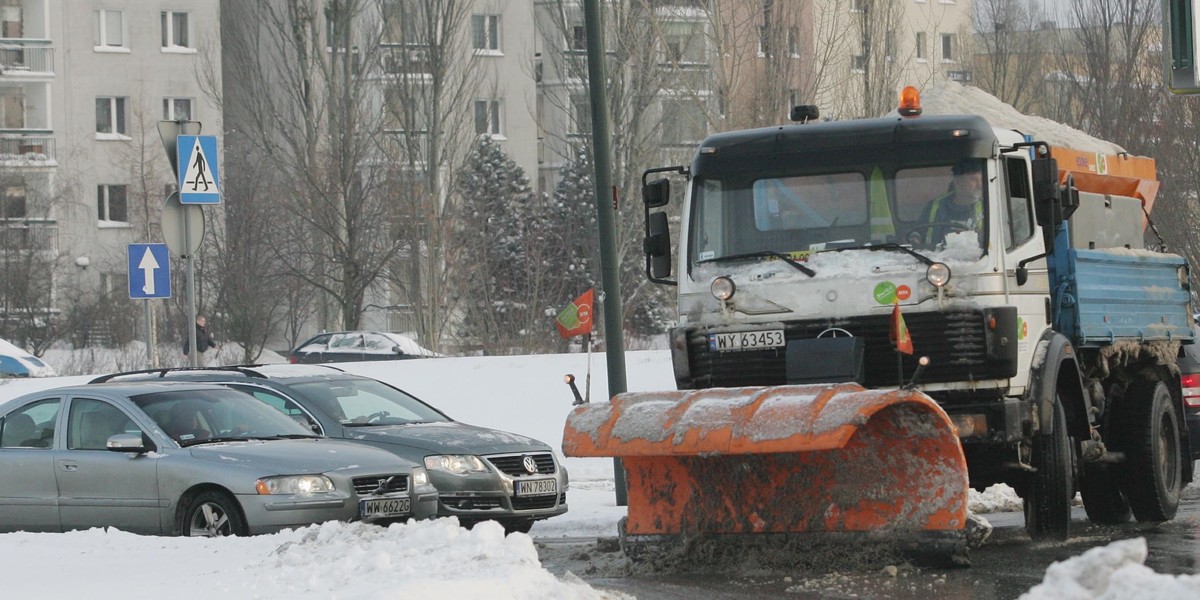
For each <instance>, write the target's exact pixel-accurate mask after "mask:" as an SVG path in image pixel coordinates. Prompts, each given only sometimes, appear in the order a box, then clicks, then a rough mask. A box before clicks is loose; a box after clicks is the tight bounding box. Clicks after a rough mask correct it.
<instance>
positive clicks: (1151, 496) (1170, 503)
mask: <svg viewBox="0 0 1200 600" xmlns="http://www.w3.org/2000/svg"><path fill="white" fill-rule="evenodd" d="M1171 404H1172V402H1171V393H1170V392H1169V391H1167V386H1166V385H1164V384H1163V383H1162V382H1161V381H1157V380H1154V379H1145V378H1141V379H1138V380H1136V381H1134V382H1133V384H1132V385H1130V386H1129V391H1128V393H1127V394H1126V396H1125V402H1122V403H1121V404H1120V405H1118V407H1117V410H1118V411H1120V413H1119V414H1118V415H1116V417H1117V418H1116V419H1114V421H1115V422H1116V423H1119V424H1120V426H1121V429H1120V430H1119V431H1120V433H1121V435H1120V438H1119V439H1120V440H1121V443H1120V449H1121V450H1123V451H1124V452H1125V457H1126V462H1125V464H1124V465H1123V467H1124V468H1123V469H1122V471H1121V474H1120V483H1121V491H1122V492H1124V493H1125V497H1126V498H1128V499H1129V506H1130V507H1131V508H1132V509H1133V516H1134V517H1136V518H1137V520H1138V521H1143V522H1159V521H1169V520H1171V519H1173V518H1175V512H1176V510H1178V508H1179V496H1180V492H1181V490H1182V487H1183V460H1182V456H1181V455H1180V441H1179V439H1180V425H1179V415H1178V414H1177V413H1176V412H1175V410H1174V409H1173V408H1172V406H1171Z"/></svg>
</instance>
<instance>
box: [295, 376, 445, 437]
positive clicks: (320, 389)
mask: <svg viewBox="0 0 1200 600" xmlns="http://www.w3.org/2000/svg"><path fill="white" fill-rule="evenodd" d="M290 387H291V389H293V390H295V392H296V393H298V394H301V395H303V396H304V397H306V398H308V399H309V400H310V401H312V402H313V403H315V404H316V405H317V408H318V409H320V410H322V411H324V412H325V413H326V414H328V415H329V416H330V417H333V418H334V419H336V420H337V421H338V422H339V423H341V424H343V425H347V426H369V425H403V424H406V423H429V422H446V421H449V419H447V418H446V417H445V416H444V415H442V413H439V412H438V411H436V410H434V409H433V408H431V407H429V406H428V405H426V404H425V403H423V402H421V401H420V400H417V399H416V398H413V397H412V396H409V395H408V394H405V393H404V392H402V391H400V390H398V389H396V388H394V387H391V386H389V385H387V384H384V383H382V382H379V381H375V380H374V379H338V380H332V381H330V380H322V381H313V382H309V383H297V384H293V385H291V386H290Z"/></svg>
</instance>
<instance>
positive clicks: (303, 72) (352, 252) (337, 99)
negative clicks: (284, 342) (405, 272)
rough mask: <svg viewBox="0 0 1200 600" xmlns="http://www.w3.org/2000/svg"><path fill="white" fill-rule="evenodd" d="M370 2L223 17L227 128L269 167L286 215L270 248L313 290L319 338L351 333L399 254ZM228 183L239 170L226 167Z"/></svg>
mask: <svg viewBox="0 0 1200 600" xmlns="http://www.w3.org/2000/svg"><path fill="white" fill-rule="evenodd" d="M377 6H378V3H377V2H370V1H367V0H336V1H332V2H317V1H315V0H297V1H294V2H293V1H273V2H262V3H253V4H243V3H228V5H227V7H226V8H227V10H225V11H223V13H224V14H225V16H226V18H225V19H224V21H223V26H224V29H225V31H224V33H223V35H224V51H225V53H226V54H227V55H231V56H233V57H236V58H235V59H231V60H229V61H226V67H228V68H227V70H226V72H225V73H224V79H225V81H226V82H229V83H231V85H228V86H227V89H231V88H235V89H236V93H233V94H227V96H226V102H225V110H226V119H227V121H229V123H228V125H229V126H230V127H229V128H230V129H231V130H232V131H234V132H235V133H236V136H237V137H239V138H240V141H239V143H242V142H243V141H244V142H245V143H246V144H248V147H247V151H248V152H251V153H252V155H254V156H257V157H261V158H262V159H263V161H264V162H263V163H261V164H258V163H255V164H253V165H246V166H247V167H251V168H255V167H257V168H264V167H265V168H269V169H270V170H271V171H272V172H274V173H276V174H277V175H278V178H277V179H275V180H273V182H274V183H276V184H278V186H279V187H278V188H277V189H275V190H273V192H274V193H275V194H277V195H278V196H280V197H281V198H283V199H284V200H285V204H283V206H282V207H281V208H282V210H280V211H279V212H278V213H276V214H275V215H274V220H273V224H274V225H275V227H273V228H272V230H273V233H275V234H277V237H275V238H274V239H273V241H274V242H275V243H273V244H272V249H273V251H274V253H275V256H276V257H277V258H278V259H279V261H280V263H281V264H282V265H284V267H285V268H286V270H287V273H288V274H289V275H291V276H292V277H295V278H298V279H299V280H301V281H303V282H305V283H306V284H308V285H310V286H312V287H314V288H316V289H318V290H320V293H321V295H322V297H323V298H324V299H325V300H327V301H325V302H318V316H319V318H320V320H321V322H320V326H321V327H328V326H330V325H335V324H336V326H338V327H343V328H346V329H356V328H358V326H359V320H360V317H361V315H362V313H363V311H364V310H365V306H366V304H367V297H368V296H369V295H370V294H372V293H377V292H379V290H380V286H381V284H382V282H383V280H384V279H385V277H386V275H387V274H388V273H389V270H390V268H391V266H392V264H393V261H394V260H395V259H396V258H397V257H398V256H399V255H400V253H401V252H402V250H403V249H404V248H405V247H406V245H407V244H409V243H410V242H407V241H406V240H403V239H401V238H400V237H399V236H397V235H396V231H395V228H394V226H393V224H394V222H395V220H394V215H395V212H396V210H395V207H396V205H397V204H398V203H399V202H401V201H402V199H403V198H402V197H401V196H400V195H399V194H398V191H399V190H398V189H397V186H396V185H395V181H394V179H393V177H392V173H391V172H390V170H389V168H387V166H386V165H387V164H388V162H389V159H388V158H387V157H388V155H387V154H386V152H385V150H386V149H387V148H388V144H387V143H385V140H383V139H382V138H381V136H382V135H383V123H384V120H383V118H382V111H381V110H380V107H379V100H378V87H377V85H376V84H375V82H374V80H373V77H374V76H375V75H377V74H378V73H379V68H380V65H382V64H383V59H384V57H383V53H382V47H381V44H380V35H381V28H380V27H379V25H378V23H379V18H380V16H379V14H378V12H376V10H375V9H376V7H377ZM229 167H230V168H227V171H230V172H232V171H233V170H235V169H236V168H238V167H239V165H230V166H229Z"/></svg>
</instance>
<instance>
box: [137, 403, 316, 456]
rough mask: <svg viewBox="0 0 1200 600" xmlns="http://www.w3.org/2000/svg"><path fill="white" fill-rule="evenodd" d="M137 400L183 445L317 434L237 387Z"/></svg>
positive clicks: (163, 428)
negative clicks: (235, 389) (235, 388)
mask: <svg viewBox="0 0 1200 600" xmlns="http://www.w3.org/2000/svg"><path fill="white" fill-rule="evenodd" d="M133 401H134V402H135V403H136V404H137V405H138V406H139V407H141V409H142V410H143V411H145V412H146V414H147V415H148V416H149V417H150V418H151V419H153V420H154V422H155V423H157V424H158V426H159V427H161V428H162V430H163V431H165V432H167V434H168V435H170V436H171V437H172V438H173V439H174V440H175V441H177V442H179V445H181V446H191V445H194V444H201V443H205V442H218V441H236V440H251V439H276V438H292V437H314V436H313V433H312V431H310V430H308V429H306V428H305V427H304V426H302V425H300V424H299V423H297V422H296V421H294V420H292V419H290V418H288V417H287V416H285V415H283V414H282V413H280V412H279V411H277V410H275V409H273V408H271V407H270V406H267V405H266V404H263V403H261V402H259V401H257V400H255V399H254V398H253V397H251V396H247V395H246V394H243V393H241V392H237V391H234V390H226V389H220V390H179V391H169V392H155V393H153V394H143V395H139V396H134V397H133Z"/></svg>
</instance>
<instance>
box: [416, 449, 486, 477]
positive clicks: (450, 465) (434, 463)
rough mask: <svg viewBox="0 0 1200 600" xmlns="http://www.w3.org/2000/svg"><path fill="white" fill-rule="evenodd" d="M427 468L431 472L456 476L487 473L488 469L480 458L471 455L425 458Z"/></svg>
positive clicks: (442, 455)
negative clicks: (442, 472) (443, 472)
mask: <svg viewBox="0 0 1200 600" xmlns="http://www.w3.org/2000/svg"><path fill="white" fill-rule="evenodd" d="M425 468H426V469H429V470H430V471H445V472H446V473H452V474H454V475H466V474H467V473H485V472H487V467H486V466H484V464H483V461H482V460H479V457H478V456H472V455H470V454H441V455H434V456H426V457H425Z"/></svg>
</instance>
